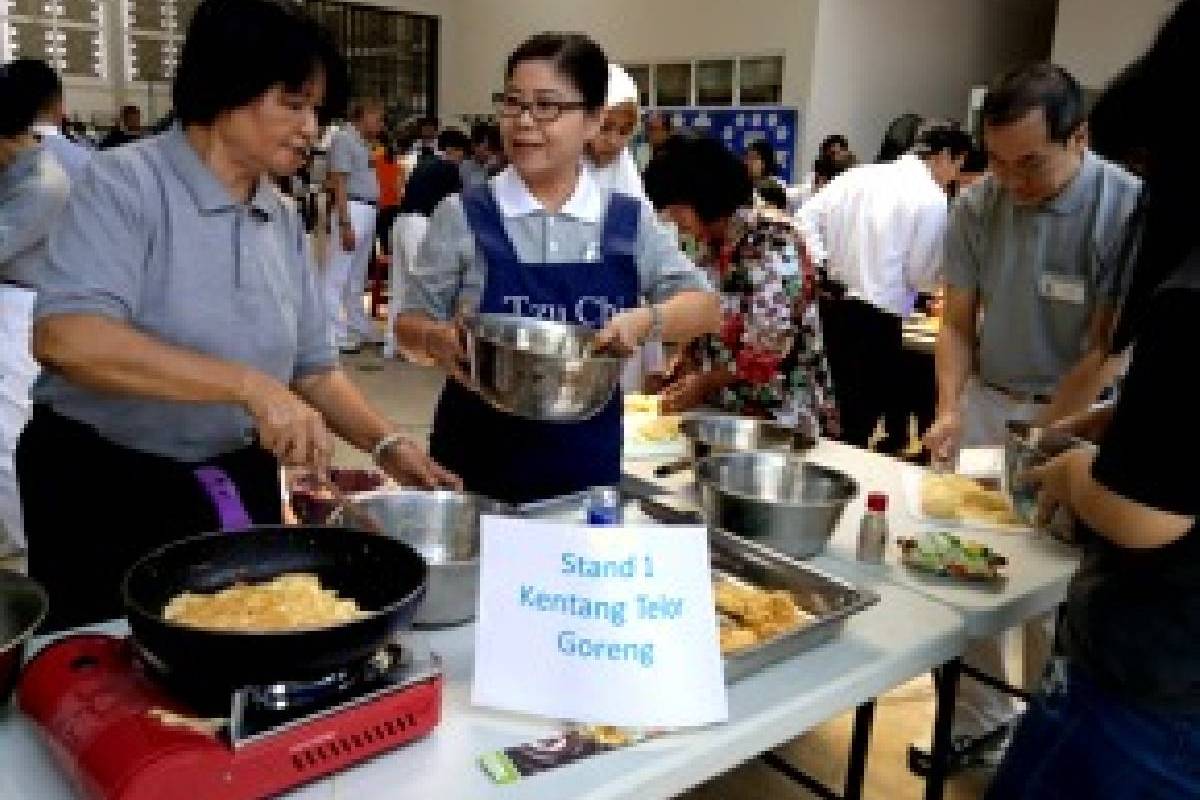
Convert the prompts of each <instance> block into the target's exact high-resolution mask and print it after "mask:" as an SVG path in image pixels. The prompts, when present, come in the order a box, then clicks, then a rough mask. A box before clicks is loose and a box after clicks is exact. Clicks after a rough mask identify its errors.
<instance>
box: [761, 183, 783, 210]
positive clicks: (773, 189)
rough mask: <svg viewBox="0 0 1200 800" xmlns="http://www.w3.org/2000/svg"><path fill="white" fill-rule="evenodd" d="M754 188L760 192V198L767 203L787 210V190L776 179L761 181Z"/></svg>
mask: <svg viewBox="0 0 1200 800" xmlns="http://www.w3.org/2000/svg"><path fill="white" fill-rule="evenodd" d="M754 190H755V191H756V192H758V197H759V199H760V200H762V201H763V202H764V203H766V204H767V205H769V206H771V207H772V208H777V209H779V210H780V211H787V207H788V200H787V192H785V191H784V190H783V187H782V186H780V185H779V184H778V183H776V182H775V181H759V183H758V185H757V186H755V187H754Z"/></svg>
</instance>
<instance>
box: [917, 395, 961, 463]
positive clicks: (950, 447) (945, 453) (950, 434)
mask: <svg viewBox="0 0 1200 800" xmlns="http://www.w3.org/2000/svg"><path fill="white" fill-rule="evenodd" d="M962 435H963V418H962V412H961V411H958V410H957V409H955V410H954V411H950V412H948V413H945V414H938V415H937V417H936V418H935V419H934V421H933V425H931V426H930V428H929V430H928V431H926V432H925V436H924V437H923V438H922V443H923V444H924V445H925V449H927V450H928V451H929V455H930V457H931V458H932V459H933V463H934V464H949V463H951V462H953V461H954V455H955V453H957V452H958V446H959V444H960V443H961V442H962Z"/></svg>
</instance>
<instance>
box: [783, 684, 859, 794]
mask: <svg viewBox="0 0 1200 800" xmlns="http://www.w3.org/2000/svg"><path fill="white" fill-rule="evenodd" d="M874 721H875V700H874V699H871V700H868V701H867V702H865V703H863V704H862V705H860V706H859V707H858V708H857V709H855V711H854V727H853V729H852V730H851V732H850V755H849V759H848V762H847V764H846V784H845V789H844V790H843V791H844V794H842V795H838V794H837V793H836V792H834V791H833V790H832V789H830V788H829V787H828V786H826V785H825V784H823V783H821V782H820V781H818V780H817V779H816V778H814V777H812V776H811V775H809V774H808V773H806V772H804V771H802V770H800V769H798V768H797V767H795V766H793V765H792V764H790V763H788V762H787V761H786V760H785V759H783V758H781V757H780V756H778V755H776V754H775V753H773V752H770V751H768V752H766V753H763V754H762V755H761V756H759V759H760V760H761V761H762V762H763V763H764V764H766V765H767V766H768V767H770V768H771V769H774V770H775V771H777V772H780V773H782V774H783V775H785V776H786V777H788V778H790V779H791V780H793V781H795V782H796V783H798V784H800V785H801V786H803V787H804V788H805V789H808V791H810V792H812V793H813V794H815V795H816V796H817V797H820V798H822V800H862V790H863V781H864V779H865V778H866V774H867V752H868V750H869V748H870V744H871V725H872V723H874Z"/></svg>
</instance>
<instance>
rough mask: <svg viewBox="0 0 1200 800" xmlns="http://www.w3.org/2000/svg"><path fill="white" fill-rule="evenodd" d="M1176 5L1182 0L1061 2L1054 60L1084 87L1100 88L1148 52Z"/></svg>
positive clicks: (1075, 0) (1087, 0) (1059, 4)
mask: <svg viewBox="0 0 1200 800" xmlns="http://www.w3.org/2000/svg"><path fill="white" fill-rule="evenodd" d="M1175 5H1176V0H1059V3H1058V26H1057V29H1056V30H1055V32H1054V55H1053V58H1054V61H1055V62H1057V63H1059V64H1062V65H1063V66H1064V67H1066V68H1067V69H1069V70H1070V71H1071V72H1073V73H1074V74H1075V77H1076V78H1078V79H1079V81H1080V83H1082V84H1083V85H1084V86H1088V87H1091V88H1093V89H1100V88H1102V87H1103V86H1104V85H1105V84H1106V83H1108V81H1109V80H1110V79H1112V78H1113V77H1115V76H1116V74H1117V73H1118V72H1120V71H1121V70H1122V69H1123V68H1124V67H1125V66H1126V65H1128V64H1129V63H1130V62H1131V61H1133V60H1134V59H1136V58H1137V57H1138V56H1140V55H1141V54H1142V53H1143V52H1145V50H1146V48H1147V47H1148V46H1149V45H1150V41H1151V40H1152V39H1153V38H1154V34H1155V33H1157V32H1158V28H1159V26H1160V25H1161V24H1162V22H1163V20H1164V19H1165V18H1166V16H1167V14H1168V13H1170V11H1171V9H1173V8H1174V7H1175ZM1197 44H1198V46H1200V43H1197Z"/></svg>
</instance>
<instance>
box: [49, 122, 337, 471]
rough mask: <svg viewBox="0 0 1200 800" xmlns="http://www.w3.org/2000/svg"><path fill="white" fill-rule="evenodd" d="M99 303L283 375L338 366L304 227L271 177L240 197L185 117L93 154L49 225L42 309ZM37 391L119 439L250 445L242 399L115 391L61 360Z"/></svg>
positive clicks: (63, 310) (146, 329)
mask: <svg viewBox="0 0 1200 800" xmlns="http://www.w3.org/2000/svg"><path fill="white" fill-rule="evenodd" d="M53 314H99V315H102V316H105V317H110V318H113V319H116V320H120V321H122V322H125V323H128V324H129V325H131V326H133V327H134V328H136V329H137V330H139V331H141V332H142V333H145V334H147V335H149V336H152V337H154V338H155V339H158V340H160V341H163V342H166V343H168V344H172V345H175V346H177V347H181V348H185V349H187V350H192V351H196V352H199V353H204V354H207V355H210V356H214V357H216V358H220V359H224V360H226V361H234V362H239V363H242V364H245V365H248V366H250V367H253V368H255V369H258V370H261V371H262V372H264V373H266V374H268V375H271V376H273V377H275V378H276V379H278V380H280V381H283V382H285V383H288V382H291V381H293V380H295V379H296V378H299V377H302V376H304V375H307V374H311V373H314V372H321V371H325V370H329V369H332V368H334V366H335V365H336V361H337V356H336V354H335V353H334V351H333V347H332V342H331V340H330V337H329V331H328V323H327V314H326V313H325V309H324V307H323V305H322V302H321V297H320V294H319V293H318V290H317V283H316V276H315V275H314V274H313V270H312V268H311V267H310V266H309V260H308V257H307V244H306V240H305V236H304V228H303V226H302V224H301V222H300V219H299V217H298V216H297V215H296V213H295V212H294V211H292V210H291V209H290V208H289V207H288V206H286V205H285V204H284V202H283V199H282V197H281V196H280V194H279V193H278V191H276V189H275V188H274V186H273V185H272V184H271V182H270V181H268V180H266V179H265V178H264V179H262V180H260V181H259V183H258V187H257V189H256V191H255V194H254V196H253V197H252V198H251V200H250V202H249V203H245V204H243V203H237V202H235V201H234V200H233V199H232V198H231V197H230V196H229V193H228V191H227V190H226V189H225V187H224V186H223V185H222V184H221V183H220V182H218V180H217V178H216V176H215V175H213V173H212V172H211V171H210V170H209V169H208V167H207V166H205V164H204V163H203V162H202V161H201V160H200V157H199V155H198V154H197V153H196V151H195V149H193V148H192V146H191V144H190V143H189V142H188V140H187V137H186V136H185V135H184V133H183V131H182V130H181V129H179V128H174V129H172V130H170V131H168V132H167V133H165V134H163V135H161V136H157V137H154V138H151V139H146V140H143V141H141V142H138V143H135V144H133V145H130V146H128V147H122V148H117V149H115V150H110V151H105V152H103V153H100V154H97V156H96V157H95V158H94V159H93V161H92V167H91V168H90V169H89V170H88V172H87V174H86V175H85V177H84V179H83V180H82V181H81V182H80V183H79V184H77V185H76V186H75V187H74V189H73V190H72V192H71V197H70V199H69V200H68V202H67V207H66V211H65V212H64V214H63V216H62V220H61V222H60V224H59V225H58V227H57V228H56V229H55V231H54V232H53V233H52V235H51V237H50V244H49V253H48V257H47V259H46V263H45V279H44V280H43V281H42V283H41V293H40V294H39V296H38V302H37V307H36V309H35V311H34V316H35V318H38V319H40V318H44V317H48V316H51V315H53ZM33 398H34V401H35V402H38V403H46V404H48V405H49V406H51V407H52V408H54V409H55V410H56V411H58V412H59V413H60V414H63V415H65V416H68V417H71V418H73V419H76V420H79V421H80V422H84V423H87V424H89V425H91V426H92V427H94V428H96V429H97V430H98V431H99V432H100V434H101V435H102V436H104V437H105V438H107V439H109V440H110V441H112V442H115V443H116V444H119V445H123V446H125V447H130V448H135V449H138V450H142V451H144V452H149V453H155V454H158V455H164V456H168V457H171V458H176V459H180V460H183V461H199V460H203V459H207V458H211V457H212V456H215V455H218V454H220V453H224V452H228V451H230V450H233V449H236V448H237V447H240V446H242V445H244V444H246V443H247V441H248V440H249V439H248V437H249V434H250V432H251V431H252V429H253V425H252V422H251V419H250V417H249V415H248V414H247V413H246V412H245V411H244V410H243V409H241V408H240V407H237V406H233V405H223V404H199V403H196V404H193V403H179V402H169V401H160V400H148V399H141V398H135V397H128V396H115V395H111V394H104V393H101V392H96V391H93V390H91V389H88V388H85V387H83V386H79V385H76V384H74V383H72V382H71V381H69V380H67V379H66V378H65V377H63V376H62V375H59V374H57V373H55V372H53V371H48V372H46V373H43V375H42V376H41V377H40V378H39V379H38V382H37V384H36V385H35V386H34V389H33Z"/></svg>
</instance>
